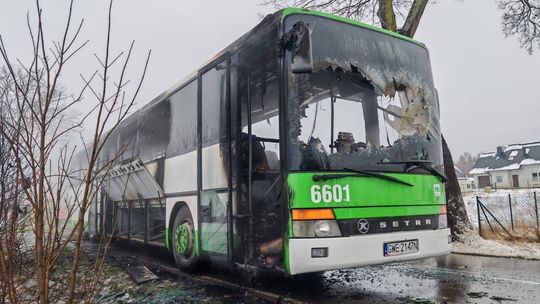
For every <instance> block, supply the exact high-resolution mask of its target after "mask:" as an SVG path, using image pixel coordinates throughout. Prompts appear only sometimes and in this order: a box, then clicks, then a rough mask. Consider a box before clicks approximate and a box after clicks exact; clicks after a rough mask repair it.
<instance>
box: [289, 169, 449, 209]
mask: <svg viewBox="0 0 540 304" xmlns="http://www.w3.org/2000/svg"><path fill="white" fill-rule="evenodd" d="M325 174H332V175H334V174H340V173H333V172H298V173H290V174H289V176H288V177H287V184H288V186H289V207H290V208H352V207H391V206H396V207H397V206H420V205H423V206H425V205H442V204H445V203H446V199H445V193H444V184H443V183H442V182H441V180H440V178H439V177H436V176H433V175H427V174H404V173H387V174H386V173H385V175H388V176H391V177H394V178H397V179H399V180H402V181H404V182H407V183H410V184H412V185H413V187H409V186H407V185H402V184H398V183H395V182H392V181H388V180H384V179H380V178H376V177H367V176H349V177H343V178H334V179H329V180H326V181H317V182H315V181H313V176H314V175H319V176H324V175H325ZM341 174H348V175H350V174H351V173H341ZM336 192H337V193H336ZM329 197H330V198H331V199H328V198H329Z"/></svg>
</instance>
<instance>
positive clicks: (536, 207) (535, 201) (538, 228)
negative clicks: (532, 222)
mask: <svg viewBox="0 0 540 304" xmlns="http://www.w3.org/2000/svg"><path fill="white" fill-rule="evenodd" d="M533 194H534V212H535V213H536V231H539V230H540V225H539V224H538V201H537V198H536V191H535V192H533Z"/></svg>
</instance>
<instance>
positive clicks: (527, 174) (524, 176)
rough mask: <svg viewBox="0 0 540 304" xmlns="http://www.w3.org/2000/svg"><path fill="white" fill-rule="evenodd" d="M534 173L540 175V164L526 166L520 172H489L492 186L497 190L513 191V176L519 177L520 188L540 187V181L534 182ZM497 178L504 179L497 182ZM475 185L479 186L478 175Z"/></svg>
mask: <svg viewBox="0 0 540 304" xmlns="http://www.w3.org/2000/svg"><path fill="white" fill-rule="evenodd" d="M533 173H538V174H540V164H535V165H524V166H521V168H520V169H519V170H501V171H491V172H489V175H490V178H491V186H492V187H493V188H497V189H512V188H514V187H513V182H512V175H517V176H518V180H519V188H532V187H540V180H538V181H533ZM497 176H500V177H502V181H497ZM475 183H476V184H477V185H478V175H475Z"/></svg>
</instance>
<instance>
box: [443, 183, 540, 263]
mask: <svg viewBox="0 0 540 304" xmlns="http://www.w3.org/2000/svg"><path fill="white" fill-rule="evenodd" d="M533 191H537V193H540V189H534V190H531V189H519V190H497V191H495V192H491V193H485V192H484V191H482V190H479V191H477V192H471V193H464V194H463V200H464V203H465V208H466V209H467V215H468V216H469V220H470V221H471V224H472V225H473V228H474V230H472V231H470V232H468V233H467V234H466V235H464V236H463V237H462V240H461V242H454V243H453V249H452V252H454V253H461V254H474V255H486V256H495V257H514V258H523V259H531V260H540V243H533V242H511V241H505V240H486V239H483V238H482V237H481V236H479V235H478V213H477V210H476V197H477V196H480V197H490V198H496V197H501V198H505V197H506V196H508V194H511V195H526V194H530V193H532V192H533ZM505 207H506V206H505Z"/></svg>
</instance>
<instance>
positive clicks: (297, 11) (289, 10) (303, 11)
mask: <svg viewBox="0 0 540 304" xmlns="http://www.w3.org/2000/svg"><path fill="white" fill-rule="evenodd" d="M278 13H281V15H282V16H283V18H285V17H287V16H289V15H292V14H304V15H314V16H319V17H324V18H328V19H332V20H336V21H339V22H343V23H348V24H352V25H355V26H359V27H363V28H365V29H369V30H372V31H376V32H379V33H382V34H385V35H388V36H393V37H396V38H399V39H403V40H406V41H409V42H412V43H414V44H417V45H419V46H421V47H423V48H425V47H426V46H425V44H423V43H422V42H420V41H417V40H414V39H412V38H410V37H407V36H404V35H401V34H399V33H396V32H392V31H389V30H385V29H383V28H380V27H376V26H373V25H370V24H366V23H363V22H359V21H355V20H352V19H349V18H345V17H341V16H337V15H332V14H329V13H324V12H320V11H312V10H307V9H303V8H296V7H289V8H285V9H282V10H281V11H279V12H278Z"/></svg>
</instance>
